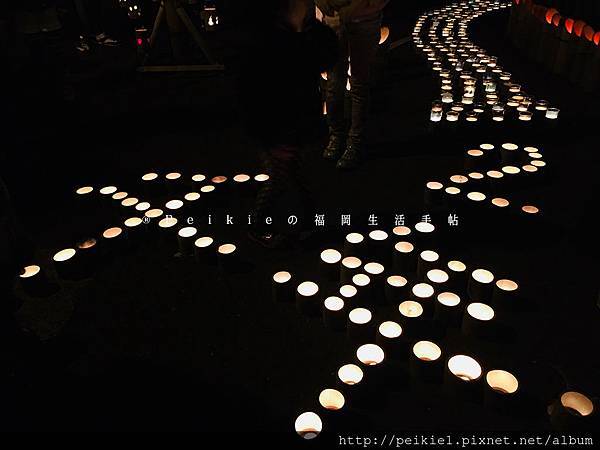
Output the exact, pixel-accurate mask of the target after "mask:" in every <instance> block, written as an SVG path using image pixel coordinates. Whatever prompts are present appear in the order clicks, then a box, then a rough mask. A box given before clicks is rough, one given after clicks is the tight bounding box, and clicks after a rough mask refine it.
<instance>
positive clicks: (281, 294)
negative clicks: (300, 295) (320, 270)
mask: <svg viewBox="0 0 600 450" xmlns="http://www.w3.org/2000/svg"><path fill="white" fill-rule="evenodd" d="M196 242H197V240H196ZM291 281H292V274H291V273H289V272H287V271H285V270H282V271H280V272H276V273H275V274H274V275H273V283H272V285H271V289H272V293H273V300H275V301H276V302H289V301H292V300H293V299H294V290H293V287H292V283H291Z"/></svg>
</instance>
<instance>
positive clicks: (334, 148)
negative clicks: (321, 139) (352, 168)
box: [323, 134, 346, 161]
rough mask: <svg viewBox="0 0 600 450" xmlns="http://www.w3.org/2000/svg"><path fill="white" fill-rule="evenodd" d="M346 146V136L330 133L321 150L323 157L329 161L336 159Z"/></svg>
mask: <svg viewBox="0 0 600 450" xmlns="http://www.w3.org/2000/svg"><path fill="white" fill-rule="evenodd" d="M345 146H346V138H345V137H344V136H340V135H337V134H330V136H329V143H328V144H327V147H325V150H323V158H325V159H328V160H330V161H334V160H337V159H338V158H339V157H340V155H341V154H342V152H343V151H344V147H345Z"/></svg>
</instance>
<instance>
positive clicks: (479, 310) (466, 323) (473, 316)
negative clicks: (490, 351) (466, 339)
mask: <svg viewBox="0 0 600 450" xmlns="http://www.w3.org/2000/svg"><path fill="white" fill-rule="evenodd" d="M494 316H495V312H494V310H493V308H492V307H491V306H489V305H486V304H485V303H478V302H475V303H471V304H470V305H469V306H467V311H466V314H464V315H463V322H462V327H461V330H462V332H463V334H464V335H465V336H476V337H484V336H491V335H492V331H493V330H492V329H491V325H490V321H491V320H492V319H493V318H494Z"/></svg>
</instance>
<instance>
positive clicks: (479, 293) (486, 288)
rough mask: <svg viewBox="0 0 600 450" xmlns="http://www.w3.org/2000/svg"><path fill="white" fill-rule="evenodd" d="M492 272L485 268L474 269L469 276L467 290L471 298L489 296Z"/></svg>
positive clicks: (480, 298) (477, 298) (484, 298)
mask: <svg viewBox="0 0 600 450" xmlns="http://www.w3.org/2000/svg"><path fill="white" fill-rule="evenodd" d="M493 281H494V274H492V272H490V271H489V270H486V269H475V270H474V271H473V272H472V273H471V277H470V278H469V285H468V292H469V298H470V299H472V300H486V299H489V298H491V294H492V282H493Z"/></svg>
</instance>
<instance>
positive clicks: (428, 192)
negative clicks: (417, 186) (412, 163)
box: [425, 181, 444, 206]
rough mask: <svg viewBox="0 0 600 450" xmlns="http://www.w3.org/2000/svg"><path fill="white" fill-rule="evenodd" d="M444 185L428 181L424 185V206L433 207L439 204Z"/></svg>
mask: <svg viewBox="0 0 600 450" xmlns="http://www.w3.org/2000/svg"><path fill="white" fill-rule="evenodd" d="M443 188H444V185H443V184H442V183H440V182H438V181H429V182H427V184H426V185H425V204H426V205H427V206H435V205H439V204H441V200H442V195H441V192H442V189H443Z"/></svg>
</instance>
